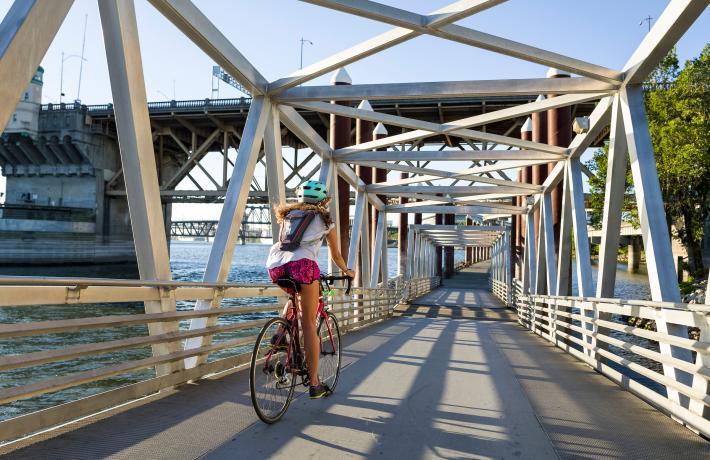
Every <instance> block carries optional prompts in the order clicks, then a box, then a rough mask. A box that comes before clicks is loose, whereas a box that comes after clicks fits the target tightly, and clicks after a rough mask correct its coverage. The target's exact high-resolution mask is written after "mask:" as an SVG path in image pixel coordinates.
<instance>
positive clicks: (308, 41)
mask: <svg viewBox="0 0 710 460" xmlns="http://www.w3.org/2000/svg"><path fill="white" fill-rule="evenodd" d="M304 43H308V44H309V45H313V42H312V41H310V40H306V39H305V38H303V37H301V61H300V67H299V69H302V68H303V44H304Z"/></svg>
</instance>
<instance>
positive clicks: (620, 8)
mask: <svg viewBox="0 0 710 460" xmlns="http://www.w3.org/2000/svg"><path fill="white" fill-rule="evenodd" d="M11 3H12V2H11V1H9V0H0V17H4V15H5V13H6V12H7V10H8V9H9V7H10V5H11ZM194 3H195V4H196V5H197V6H199V7H200V8H201V9H202V11H203V12H204V13H205V14H206V15H207V16H208V17H209V18H210V20H212V21H213V22H214V23H215V24H216V25H217V27H218V28H219V29H220V30H221V31H222V32H223V33H224V34H225V36H226V37H227V38H228V39H229V40H231V41H232V43H234V44H235V45H236V47H237V48H238V49H239V50H240V51H241V52H242V53H243V54H244V55H245V56H246V57H247V59H249V60H250V61H251V62H252V63H253V64H254V65H255V66H256V68H257V69H259V71H260V72H261V73H262V74H263V75H264V76H265V77H266V78H267V79H268V80H270V81H272V80H275V79H278V78H280V77H283V76H286V75H288V74H290V73H291V72H293V71H295V70H297V69H298V66H299V57H300V48H301V45H300V41H299V40H300V38H302V37H303V38H305V39H308V40H310V41H311V42H313V45H309V44H306V45H305V46H304V48H303V62H304V65H308V64H310V63H313V62H316V61H318V60H320V59H322V58H325V57H327V56H329V55H331V54H334V53H336V52H338V51H341V50H343V49H346V48H348V47H349V46H352V45H354V44H356V43H359V42H361V41H363V40H366V39H368V38H371V37H372V36H375V35H377V34H379V33H381V32H384V31H386V30H389V29H391V26H388V25H386V24H382V23H378V22H375V21H371V20H367V19H362V18H358V17H354V16H351V15H348V14H345V13H340V12H337V11H331V10H328V9H325V8H322V7H316V6H313V5H310V4H306V3H302V2H299V1H295V0H278V1H277V0H260V1H253V0H239V1H229V2H227V1H218V0H195V1H194ZM383 3H386V4H388V5H392V6H396V7H399V8H404V9H409V10H411V11H414V12H417V13H422V14H424V13H427V12H431V11H434V10H436V9H437V8H440V7H442V6H444V5H446V4H448V3H450V1H440V0H433V1H420V0H417V1H414V0H409V1H403V0H397V1H385V2H383ZM667 3H668V2H667V1H661V0H611V1H610V0H595V1H594V2H589V1H581V0H544V1H543V0H537V1H532V0H510V1H508V2H505V3H503V4H502V5H499V6H497V7H495V8H492V9H490V10H487V11H484V12H482V13H479V14H477V15H475V16H473V17H471V18H468V19H465V20H463V21H460V22H459V24H461V25H464V26H467V27H472V28H475V29H478V30H481V31H484V32H488V33H492V34H496V35H499V36H503V37H505V38H509V39H513V40H517V41H521V42H525V43H527V44H530V45H534V46H538V47H541V48H545V49H547V50H550V51H555V52H558V53H562V54H565V55H568V56H571V57H577V58H580V59H583V60H586V61H589V62H592V63H595V64H599V65H603V66H607V67H610V68H616V69H621V68H622V67H623V65H624V63H625V62H626V60H627V59H628V57H629V56H631V54H632V53H633V51H634V50H635V49H636V47H637V46H638V45H639V43H640V42H641V40H642V39H643V37H644V36H645V34H646V33H647V31H648V28H647V24H646V22H643V19H644V18H645V17H647V16H650V17H651V18H652V22H653V21H655V19H656V18H658V17H659V15H660V13H661V12H662V11H663V9H664V8H665V6H666V4H667ZM136 12H137V20H138V32H139V37H140V41H141V52H142V56H143V68H144V74H145V84H146V91H147V95H148V100H150V101H158V100H169V99H172V98H173V97H175V98H177V99H179V100H183V99H204V98H207V97H211V93H212V91H211V90H212V77H211V70H212V65H213V64H214V63H213V62H212V60H211V59H210V58H209V57H207V56H206V55H205V54H204V53H203V52H202V51H201V50H200V49H199V48H197V47H196V46H195V45H193V44H192V43H191V42H190V41H189V40H188V39H186V38H185V37H184V36H183V35H182V34H181V33H180V32H179V31H178V30H177V29H176V28H175V27H174V26H173V25H172V24H171V23H169V22H168V21H167V20H166V19H164V18H163V17H162V16H161V15H160V14H159V13H158V12H157V11H156V10H155V9H154V8H153V7H152V6H151V5H150V4H149V3H148V2H147V1H145V0H136ZM85 20H86V24H87V28H86V45H85V51H84V56H85V59H86V61H85V62H84V65H83V68H82V81H81V88H80V93H79V85H78V80H79V79H78V76H79V68H80V59H79V58H78V57H71V58H68V59H66V61H65V62H64V73H63V81H64V92H65V93H66V96H65V98H64V100H65V101H72V100H74V99H76V98H78V99H81V101H82V102H83V103H85V104H103V103H106V102H110V101H111V100H112V97H111V90H110V85H109V77H108V69H107V65H106V58H105V52H104V46H103V35H102V30H101V24H100V18H99V13H98V6H97V2H96V0H76V1H75V4H74V6H73V7H72V9H71V11H70V12H69V15H68V16H67V18H66V20H65V21H64V23H63V25H62V27H61V29H60V31H59V33H58V34H57V36H56V38H55V40H54V42H53V43H52V45H51V46H50V48H49V50H48V52H47V54H46V56H45V58H44V59H43V61H42V66H43V67H44V68H45V74H44V76H45V80H44V81H45V83H44V89H43V102H45V103H47V102H58V101H59V92H60V91H59V89H60V67H61V55H62V52H64V53H65V57H66V56H70V55H80V54H81V53H82V40H83V31H84V22H85ZM709 31H710V10H708V11H705V12H704V13H703V15H702V16H701V17H700V18H699V19H698V21H696V23H695V24H694V25H693V26H692V27H691V29H690V30H689V31H688V32H687V33H686V34H685V36H684V37H683V38H682V39H681V40H680V42H679V43H678V55H679V57H680V59H681V62H683V61H685V60H686V59H689V58H692V57H694V56H697V55H698V54H699V52H700V51H701V49H702V48H703V46H704V45H705V44H706V43H707V42H709V41H710V32H709ZM347 70H348V72H349V73H350V75H351V77H352V79H353V83H375V82H381V83H385V82H415V81H446V80H481V79H496V78H534V77H544V76H545V72H546V71H547V68H545V67H543V66H540V65H537V64H532V63H528V62H525V61H522V60H518V59H514V58H509V57H506V56H501V55H498V54H494V53H491V52H488V51H484V50H479V49H476V48H473V47H470V46H466V45H462V44H458V43H453V42H450V41H446V40H443V39H439V38H436V37H429V36H423V37H418V38H415V39H413V40H411V41H409V42H406V43H404V44H400V45H398V46H396V47H394V48H391V49H389V50H386V51H384V52H382V53H379V54H377V55H375V56H372V57H369V58H366V59H364V60H362V61H359V62H357V63H354V64H351V65H349V66H348V68H347ZM329 77H330V76H329V75H325V76H323V77H320V78H319V79H317V80H314V82H313V83H315V84H327V82H328V79H329ZM219 96H220V97H222V98H224V97H232V96H240V93H238V92H237V91H236V90H234V89H231V88H229V87H227V86H226V85H222V86H221V90H220V94H219ZM0 191H4V180H2V179H0ZM175 211H177V212H176V214H177V215H178V216H179V215H180V214H181V212H183V211H181V210H180V209H177V210H175ZM210 212H213V211H210Z"/></svg>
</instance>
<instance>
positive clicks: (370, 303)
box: [0, 276, 438, 443]
mask: <svg viewBox="0 0 710 460" xmlns="http://www.w3.org/2000/svg"><path fill="white" fill-rule="evenodd" d="M436 285H438V278H419V279H416V280H412V281H410V282H405V281H404V280H403V279H401V278H400V279H395V282H394V287H386V288H382V287H380V288H367V287H357V288H353V290H352V291H353V292H352V293H351V294H350V295H344V290H343V289H342V288H335V289H333V296H332V297H331V298H330V299H329V301H328V304H329V309H330V311H332V312H333V313H334V314H335V315H336V316H337V317H338V320H339V322H340V330H341V331H342V332H343V333H346V332H349V331H351V330H353V329H359V328H362V327H366V326H368V325H370V324H373V323H376V322H379V321H382V320H384V319H387V318H389V317H391V316H392V314H393V312H394V308H395V306H396V305H398V304H399V303H400V302H401V301H402V299H403V293H404V289H405V287H409V286H411V287H412V288H413V289H414V290H416V291H417V293H418V294H419V295H423V294H424V293H426V292H428V291H429V290H431V289H432V288H433V287H435V286H436ZM282 295H285V294H284V293H283V292H282V291H281V290H280V289H279V288H278V287H275V286H274V285H273V284H266V283H204V282H193V281H178V280H165V281H162V280H123V279H112V278H79V277H77V278H69V277H66V278H46V277H26V276H4V277H0V309H2V308H5V307H14V306H22V305H24V306H33V305H46V304H49V305H76V306H77V308H80V305H81V304H97V303H98V304H106V303H109V304H110V303H118V302H141V301H158V300H163V299H166V298H171V299H174V300H191V301H192V300H206V301H210V302H212V305H219V304H220V302H221V301H222V300H228V299H245V300H248V302H253V303H247V304H245V305H243V306H231V305H228V306H225V307H221V308H215V307H212V308H209V309H206V310H187V311H174V310H173V311H168V312H160V313H145V312H140V313H136V314H131V313H129V314H114V315H107V316H98V317H79V318H74V317H71V318H70V319H54V320H48V321H32V322H19V323H3V324H0V339H2V340H4V341H7V340H17V339H22V338H23V337H24V338H26V337H42V336H44V335H48V334H58V333H77V332H78V333H81V332H84V331H90V330H100V329H111V330H114V331H119V330H120V329H116V328H126V327H134V326H143V325H149V324H150V325H156V324H163V325H165V326H166V327H165V328H162V329H161V328H153V327H151V328H150V329H149V330H148V333H147V334H144V335H138V336H130V335H123V334H121V333H119V334H118V335H109V336H106V337H110V338H108V339H103V340H102V338H97V339H96V341H95V343H85V341H81V340H80V341H77V342H76V343H74V342H72V341H71V340H68V341H66V343H63V345H64V346H62V347H61V348H51V347H48V348H45V347H44V346H43V345H42V344H44V343H45V341H43V340H37V341H36V344H37V345H36V346H33V347H31V349H28V351H27V352H25V353H22V354H16V355H5V356H2V357H0V372H7V371H10V370H14V369H32V368H34V367H35V366H40V365H45V364H48V363H54V362H67V363H72V362H73V361H74V360H78V359H81V360H82V361H81V362H86V361H87V360H94V359H96V358H94V356H99V355H102V354H105V353H110V352H117V351H122V350H138V349H150V347H156V346H161V347H163V349H162V351H160V352H158V353H157V354H154V355H153V356H150V355H147V356H149V357H144V358H139V359H134V360H131V358H125V360H118V361H112V362H110V364H106V363H104V364H102V365H101V366H99V367H97V368H94V369H92V370H89V371H84V370H81V368H80V367H79V368H77V367H76V366H75V367H74V370H73V371H72V370H67V371H66V372H65V373H60V374H58V375H55V376H53V377H47V378H44V379H42V380H39V381H36V382H32V383H27V384H23V383H22V382H21V381H20V382H18V383H19V385H16V386H12V387H5V388H0V404H3V403H9V402H12V401H18V400H22V399H27V398H30V397H40V398H41V397H43V396H42V395H45V394H48V393H54V392H56V391H60V390H62V389H67V388H73V387H76V386H78V385H83V384H87V383H90V382H96V381H100V380H104V379H107V378H109V377H111V376H114V375H119V374H125V373H130V372H135V371H138V370H143V369H152V368H155V369H158V368H159V367H160V368H165V366H171V369H172V372H171V373H168V374H162V373H161V374H160V375H158V376H156V377H152V378H149V379H147V380H139V381H137V382H136V383H132V384H130V385H129V386H123V387H117V388H111V389H109V390H108V391H106V392H104V393H100V394H98V395H93V396H88V397H86V398H82V399H78V400H74V401H69V402H65V403H63V404H61V405H57V406H52V407H49V408H47V409H42V410H40V411H37V412H32V413H29V414H24V415H21V416H19V417H15V418H11V419H8V420H3V421H0V443H2V442H3V441H8V440H11V439H15V438H18V437H22V436H26V435H28V434H31V433H32V432H35V431H38V430H43V429H46V428H49V427H51V426H55V425H58V424H62V423H66V422H67V421H71V420H73V419H76V418H79V417H83V416H86V415H91V414H93V413H96V412H98V411H101V410H105V409H107V408H110V407H112V406H115V405H119V404H123V403H125V402H127V401H130V400H132V399H135V398H138V397H142V396H147V395H150V394H153V393H155V392H156V391H159V390H161V389H162V388H166V387H170V386H175V385H179V384H181V383H184V382H187V381H189V380H196V379H199V378H202V377H205V375H206V374H207V373H211V372H223V371H229V370H230V369H234V368H235V366H242V365H245V364H246V363H248V359H249V355H250V348H251V345H252V344H253V341H254V339H255V336H254V335H253V333H254V330H255V329H256V328H258V327H259V326H260V325H261V323H263V322H264V321H266V319H264V320H253V319H250V320H249V321H244V322H232V321H231V320H230V321H229V322H225V323H219V324H218V323H216V319H217V318H220V317H225V316H234V315H244V314H253V313H257V312H273V314H276V312H277V311H280V309H281V307H282V304H280V303H278V302H277V303H272V302H273V301H272V300H268V301H267V303H264V302H263V301H262V302H261V303H259V299H273V298H274V297H276V298H277V299H278V298H279V297H281V296H282ZM72 316H73V315H72ZM194 318H212V322H208V323H207V325H206V326H203V327H201V328H198V329H192V330H190V329H184V328H178V322H179V321H184V320H188V319H194ZM223 333H230V334H237V337H236V338H235V337H234V336H233V335H232V336H229V337H228V338H226V339H223V340H222V341H220V342H215V343H212V344H204V345H202V346H200V347H198V348H195V349H183V348H182V347H181V346H180V343H181V342H182V341H183V340H184V339H187V338H196V337H212V336H213V335H215V334H223ZM240 334H246V335H245V336H242V337H240V336H239V335H240ZM90 342H91V341H90ZM168 344H172V345H170V346H169V347H168ZM221 350H232V351H231V352H230V353H232V356H228V357H226V358H222V357H220V358H219V359H216V360H214V361H209V362H205V363H204V364H198V366H197V367H195V368H190V369H187V368H183V367H182V363H183V361H184V359H185V358H189V357H198V358H202V359H204V360H205V361H206V359H207V357H208V356H209V355H211V354H212V353H214V352H217V351H221ZM233 353H236V354H233ZM144 356H146V355H144ZM89 362H91V361H89ZM67 369H71V367H69V368H67ZM24 372H25V371H23V373H24Z"/></svg>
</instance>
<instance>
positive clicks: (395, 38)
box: [269, 0, 505, 95]
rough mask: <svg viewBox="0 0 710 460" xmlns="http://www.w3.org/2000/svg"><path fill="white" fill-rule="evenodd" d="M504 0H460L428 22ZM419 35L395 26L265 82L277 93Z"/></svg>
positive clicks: (449, 18)
mask: <svg viewBox="0 0 710 460" xmlns="http://www.w3.org/2000/svg"><path fill="white" fill-rule="evenodd" d="M504 1H505V0H462V1H457V2H454V3H452V4H451V5H448V6H445V7H444V8H441V9H439V10H436V11H434V12H433V13H431V14H430V15H429V16H427V18H428V19H427V23H428V24H429V25H430V26H441V25H444V24H447V23H449V22H453V21H457V20H459V19H461V18H462V17H465V16H470V15H472V14H476V13H479V12H481V11H484V10H486V9H488V8H491V7H494V6H496V5H499V4H501V3H503V2H504ZM420 35H422V34H421V33H420V32H417V31H413V30H410V29H408V28H396V29H392V30H389V31H387V32H385V33H383V34H380V35H378V36H376V37H374V38H371V39H369V40H366V41H364V42H362V43H359V44H357V45H355V46H353V47H350V48H348V49H346V50H344V51H341V52H339V53H337V54H334V55H333V56H330V57H328V58H326V59H324V60H322V61H320V62H317V63H315V64H313V65H310V66H308V67H305V68H304V69H301V70H298V71H296V72H294V73H292V74H291V75H289V76H287V77H285V78H281V79H279V80H276V81H274V82H271V83H269V93H270V95H273V94H278V93H279V92H280V91H283V90H285V89H288V88H293V87H295V86H298V85H300V84H302V83H305V82H307V81H310V80H313V79H314V78H317V77H319V76H321V75H324V74H326V73H328V72H331V71H333V70H335V69H338V68H340V67H344V66H346V65H348V64H350V63H352V62H355V61H359V60H360V59H364V58H366V57H367V56H371V55H373V54H375V53H378V52H380V51H383V50H386V49H388V48H391V47H393V46H395V45H398V44H400V43H404V42H406V41H407V40H411V39H412V38H415V37H418V36H420Z"/></svg>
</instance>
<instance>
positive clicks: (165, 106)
mask: <svg viewBox="0 0 710 460" xmlns="http://www.w3.org/2000/svg"><path fill="white" fill-rule="evenodd" d="M250 104H251V98H250V97H239V98H229V99H209V98H207V99H189V100H184V101H177V100H171V101H157V102H148V111H149V112H161V111H174V110H176V109H178V110H179V109H211V108H216V109H225V108H226V109H232V108H243V107H245V106H249V105H250ZM41 110H42V111H48V112H49V111H76V110H86V111H87V112H89V113H92V112H93V113H97V112H104V113H112V112H113V104H111V103H108V104H94V105H84V104H76V103H73V102H70V103H61V104H51V103H50V104H42V106H41Z"/></svg>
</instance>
